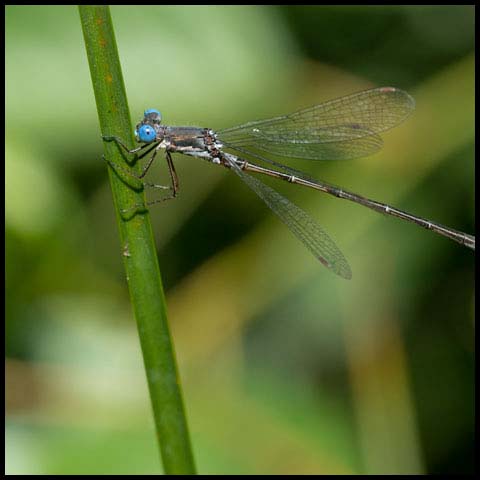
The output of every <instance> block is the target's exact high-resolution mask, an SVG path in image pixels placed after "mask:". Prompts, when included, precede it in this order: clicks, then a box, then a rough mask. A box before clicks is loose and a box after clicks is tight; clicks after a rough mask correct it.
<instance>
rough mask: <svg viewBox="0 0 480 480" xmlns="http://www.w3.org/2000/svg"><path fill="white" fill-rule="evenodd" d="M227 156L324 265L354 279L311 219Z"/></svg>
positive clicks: (331, 244)
mask: <svg viewBox="0 0 480 480" xmlns="http://www.w3.org/2000/svg"><path fill="white" fill-rule="evenodd" d="M224 158H225V159H226V160H227V162H228V164H229V165H230V167H231V169H232V170H233V171H234V172H235V173H236V174H237V175H238V176H239V177H240V178H241V179H242V180H243V181H244V182H245V183H246V184H247V185H248V186H249V187H250V188H251V189H252V190H253V191H254V192H255V193H256V194H257V195H258V196H259V197H260V198H261V199H262V200H263V201H264V202H265V203H266V204H267V205H268V207H270V208H271V209H272V210H273V212H275V213H276V215H277V216H278V217H279V218H280V220H282V222H283V223H285V224H286V225H287V227H288V228H289V229H290V230H291V231H292V232H293V233H294V234H295V235H296V237H297V238H298V239H299V240H301V241H302V243H303V244H304V245H305V246H306V247H307V248H308V249H309V250H310V251H311V252H312V253H313V255H314V256H315V257H316V258H317V259H318V260H320V262H321V263H322V264H323V265H325V266H326V267H327V268H329V269H330V270H332V271H333V272H334V273H336V274H337V275H340V276H341V277H343V278H346V279H350V278H352V271H351V270H350V266H349V265H348V262H347V260H346V259H345V257H344V256H343V253H342V252H341V251H340V249H339V248H338V247H337V245H336V244H335V242H334V241H333V240H332V239H331V238H330V237H329V236H328V234H327V233H326V232H325V231H324V230H323V229H322V228H320V226H319V225H318V224H317V223H316V222H315V221H314V220H313V219H312V218H310V217H309V216H308V215H307V214H306V213H305V212H304V211H303V210H302V209H301V208H299V207H297V206H296V205H294V204H293V203H292V202H290V201H289V200H287V199H286V198H285V197H283V196H282V195H280V194H279V193H277V192H276V191H275V190H273V189H272V188H270V187H268V186H267V185H265V184H264V183H262V182H260V181H259V180H257V179H256V178H254V177H252V176H250V175H248V174H247V173H245V172H244V171H243V170H242V169H241V168H240V167H239V166H238V165H237V163H236V162H235V161H234V160H233V159H231V158H230V156H229V155H228V154H225V156H224Z"/></svg>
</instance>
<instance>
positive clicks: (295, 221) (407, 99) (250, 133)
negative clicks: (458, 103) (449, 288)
mask: <svg viewBox="0 0 480 480" xmlns="http://www.w3.org/2000/svg"><path fill="white" fill-rule="evenodd" d="M414 108H415V101H414V100H413V98H412V97H411V96H410V95H409V94H408V93H406V92H404V91H402V90H399V89H397V88H393V87H382V88H374V89H371V90H366V91H363V92H359V93H354V94H352V95H348V96H345V97H342V98H338V99H335V100H331V101H328V102H324V103H321V104H319V105H315V106H313V107H310V108H306V109H304V110H299V111H297V112H294V113H291V114H288V115H282V116H279V117H274V118H270V119H267V120H259V121H254V122H248V123H245V124H243V125H240V126H237V127H232V128H227V129H225V130H218V131H214V130H211V129H209V128H200V127H171V126H167V125H163V124H162V122H161V121H162V117H161V115H160V112H159V111H158V110H155V109H149V110H146V111H145V112H144V117H143V119H142V121H141V122H140V123H138V124H137V126H136V128H135V137H136V140H137V142H140V143H142V144H143V145H142V146H140V147H138V148H135V149H133V150H130V149H129V148H128V147H127V146H126V145H125V144H124V143H123V142H122V140H120V139H119V138H118V137H112V136H104V137H103V138H104V139H105V140H107V141H108V140H115V141H116V142H117V143H118V144H119V145H120V146H122V147H123V148H124V149H125V150H126V151H127V152H128V153H138V154H139V155H138V158H142V157H144V156H146V155H148V154H149V153H152V155H151V157H150V158H149V160H148V161H147V163H146V165H145V166H144V168H143V171H142V173H141V174H140V175H138V176H137V175H134V174H133V173H131V172H129V171H128V173H129V174H130V175H133V176H135V177H136V178H139V179H142V178H143V177H145V175H146V173H147V172H148V169H149V168H150V166H151V165H152V163H153V161H154V159H155V156H156V155H157V152H158V151H159V150H164V151H165V154H166V160H167V165H168V169H169V172H170V177H171V182H172V185H171V187H165V186H161V185H155V184H147V183H145V185H147V186H153V187H158V188H164V189H165V188H168V189H171V194H170V195H169V196H167V197H165V198H162V199H160V200H155V201H152V202H149V203H148V204H147V205H152V204H154V203H158V202H160V201H164V200H167V199H169V198H174V197H175V196H176V195H177V192H178V178H177V174H176V172H175V167H174V165H173V161H172V157H171V154H172V153H183V154H184V155H190V156H193V157H198V158H202V159H204V160H207V161H209V162H212V163H214V164H218V165H222V166H224V167H226V168H229V169H231V170H232V171H233V172H235V173H236V174H237V175H238V176H239V177H240V178H241V179H242V180H243V181H244V182H245V183H246V184H247V185H248V186H249V187H250V188H251V189H252V190H253V191H254V192H255V193H256V194H257V195H258V196H259V197H260V198H261V199H262V200H263V201H264V202H265V203H266V204H267V205H268V206H269V207H270V208H271V209H272V210H273V212H275V213H276V214H277V215H278V217H279V218H280V219H281V220H282V221H283V222H284V223H285V224H286V225H287V226H288V227H289V228H290V230H291V231H292V232H293V233H294V234H295V235H296V236H297V237H298V238H299V239H300V240H301V241H302V242H303V243H304V244H305V246H306V247H307V248H308V249H309V250H310V251H311V252H312V253H313V255H314V256H315V257H316V258H317V259H318V260H320V262H321V263H322V264H323V265H325V266H326V267H327V268H329V269H330V270H332V271H333V272H335V273H336V274H337V275H340V276H341V277H343V278H346V279H349V278H351V276H352V272H351V269H350V266H349V264H348V262H347V260H346V259H345V257H344V255H343V254H342V252H341V251H340V249H339V248H338V247H337V245H336V244H335V242H334V241H333V240H332V239H331V238H330V236H329V235H328V234H327V233H326V232H325V231H324V230H323V229H322V228H321V227H320V226H319V225H318V224H317V223H316V222H315V221H314V220H313V219H312V218H311V217H310V216H309V215H307V214H306V213H305V212H304V211H303V210H302V209H300V208H299V207H297V206H296V205H294V204H293V203H291V202H290V201H289V200H287V199H286V198H285V197H283V196H282V195H280V194H279V193H278V192H276V191H275V190H273V189H272V188H270V187H269V186H267V185H265V184H264V183H262V182H261V181H260V180H259V179H257V178H255V177H253V176H251V175H249V174H247V173H245V172H247V171H248V172H253V173H261V174H264V175H268V176H271V177H275V178H278V179H281V180H285V181H287V182H290V183H295V184H298V185H303V186H305V187H310V188H313V189H316V190H320V191H322V192H325V193H328V194H330V195H334V196H335V197H338V198H344V199H346V200H350V201H352V202H355V203H359V204H360V205H363V206H365V207H368V208H370V209H372V210H375V211H377V212H380V213H384V214H387V215H392V216H394V217H398V218H401V219H403V220H407V221H409V222H412V223H415V224H417V225H419V226H421V227H423V228H426V229H429V230H432V231H434V232H436V233H438V234H440V235H443V236H444V237H447V238H450V239H452V240H455V241H456V242H458V243H460V244H461V245H465V246H466V247H468V248H471V249H472V250H475V237H474V236H472V235H468V234H466V233H463V232H460V231H457V230H454V229H452V228H449V227H446V226H443V225H440V224H438V223H435V222H432V221H430V220H426V219H424V218H421V217H418V216H416V215H412V214H409V213H406V212H403V211H401V210H399V209H397V208H394V207H391V206H389V205H386V204H384V203H380V202H377V201H374V200H370V199H368V198H365V197H363V196H361V195H357V194H355V193H352V192H348V191H347V190H344V189H342V188H338V187H336V186H334V185H330V184H328V183H325V182H321V181H317V180H313V179H311V178H309V177H308V176H307V175H306V174H304V173H302V172H299V171H297V170H294V169H292V168H290V167H287V166H285V165H282V164H281V163H278V162H276V161H273V160H271V159H269V158H267V157H266V156H265V153H267V154H268V153H269V154H273V155H278V156H283V157H293V158H303V159H311V160H336V159H349V158H356V157H363V156H367V155H371V154H372V153H374V152H376V151H377V150H379V149H380V148H381V146H382V139H381V138H380V136H379V133H381V132H384V131H385V130H388V129H390V128H392V127H394V126H395V125H398V124H399V123H400V122H402V121H403V120H404V119H405V118H406V117H407V116H408V115H410V113H411V112H412V111H413V109H414ZM227 150H230V151H234V152H235V151H236V152H239V153H240V154H243V155H248V156H250V157H253V158H255V159H257V160H260V161H262V162H265V163H268V164H270V165H273V166H274V167H275V168H266V167H264V166H261V165H257V164H256V163H252V162H250V161H248V160H245V159H244V158H240V157H239V156H237V155H236V154H232V153H229V152H228V151H227ZM110 164H111V165H112V166H113V167H114V168H121V167H119V166H118V165H115V164H113V163H112V162H110ZM122 170H123V169H122ZM143 207H144V206H143Z"/></svg>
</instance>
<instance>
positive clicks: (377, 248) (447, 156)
mask: <svg viewBox="0 0 480 480" xmlns="http://www.w3.org/2000/svg"><path fill="white" fill-rule="evenodd" d="M5 12H6V23H5V27H6V64H5V68H6V74H5V76H6V77H5V78H6V145H5V153H6V184H5V187H6V211H5V219H6V256H5V258H6V280H7V287H6V298H7V305H6V318H7V322H6V334H7V339H6V352H7V358H6V403H7V410H6V472H7V473H9V474H18V473H24V474H25V473H27V474H33V473H37V474H60V473H68V474H80V473H81V474H93V473H112V474H120V473H131V474H133V473H137V474H138V473H158V472H161V467H160V464H159V459H158V453H157V450H156V445H155V438H154V431H153V423H152V420H151V409H150V405H149V399H148V394H147V387H146V382H145V380H144V372H143V370H142V368H143V365H142V360H141V353H140V349H139V347H138V341H137V336H136V329H135V323H134V319H133V316H132V313H131V310H130V305H129V303H128V293H127V289H126V282H125V278H124V277H123V271H122V261H121V249H120V245H119V242H118V237H117V232H116V224H115V220H114V214H113V209H112V202H111V195H110V192H109V189H108V182H107V174H106V168H105V165H104V163H103V162H102V161H101V153H102V145H101V139H100V136H99V130H98V122H97V115H96V111H95V103H94V98H93V92H92V88H91V83H90V75H89V72H88V67H87V61H86V56H85V51H84V46H83V43H82V34H81V29H80V24H79V19H78V13H77V9H76V8H74V7H69V6H66V7H62V6H49V7H46V6H7V7H6V10H5ZM112 18H113V23H114V26H115V29H116V35H117V43H118V48H119V54H120V58H121V62H122V66H123V69H124V76H125V84H126V89H127V93H128V96H129V101H130V108H131V112H132V118H134V119H136V118H137V117H139V116H140V115H141V114H142V112H143V110H144V109H145V108H159V109H160V110H161V111H162V112H163V117H164V121H165V122H166V123H170V124H184V125H201V126H209V127H211V128H221V127H226V126H230V125H234V124H236V123H240V122H243V121H247V120H253V119H257V118H262V117H267V116H272V115H275V114H281V113H288V112H289V111H291V110H293V109H295V108H300V107H303V106H308V105H311V104H315V103H318V102H320V101H323V100H327V99H329V98H334V97H336V96H341V95H345V94H348V93H352V92H354V91H358V90H361V89H364V88H369V87H371V86H381V85H392V86H396V87H400V88H403V89H405V90H407V91H409V92H410V93H411V94H412V95H413V96H414V97H415V99H416V105H417V107H416V111H415V113H414V115H413V116H412V117H411V118H410V119H409V120H408V121H407V122H406V123H405V124H403V125H401V126H399V127H398V128H396V129H395V130H393V131H392V132H388V133H387V134H386V135H385V136H384V139H385V148H384V149H383V151H382V152H381V153H379V154H377V155H375V156H373V157H370V158H367V159H361V160H355V161H350V162H325V163H321V162H307V161H298V162H295V164H293V163H291V162H290V163H289V164H290V165H294V166H296V167H297V168H300V169H304V170H307V171H308V172H309V173H310V174H311V175H312V176H314V177H315V176H316V177H319V178H322V179H324V180H326V181H329V182H331V183H335V184H338V185H342V186H345V188H349V189H351V190H353V191H356V192H358V193H361V194H364V195H367V196H369V197H371V198H375V199H378V200H380V201H384V202H387V203H390V204H393V205H395V206H398V207H400V208H402V209H404V210H406V211H410V212H412V213H416V214H418V215H422V216H424V217H427V218H432V219H434V220H436V221H439V222H442V223H444V224H446V225H450V226H452V227H455V228H458V229H459V230H463V231H467V232H469V233H473V232H474V176H473V172H474V81H473V80H474V42H473V38H474V11H473V7H469V6H445V7H442V6H424V7H413V6H411V7H401V6H391V7H390V6H388V7H387V6H384V7H372V6H371V7H359V6H358V7H353V6H349V7H341V6H338V7H333V6H330V7H324V6H323V7H311V6H310V7H308V6H297V7H255V6H253V7H247V6H230V7H221V6H212V7H193V6H184V7H166V6H164V7H162V6H150V7H146V6H138V7H134V6H129V7H127V6H124V7H120V6H118V7H112ZM176 165H177V171H178V174H179V177H180V181H181V195H180V197H179V198H178V200H176V201H175V202H169V203H168V204H164V205H162V206H161V207H157V208H154V209H152V211H151V214H152V218H153V221H154V224H155V232H156V236H157V238H156V241H157V245H158V250H159V257H160V262H161V264H162V265H161V267H162V272H163V276H164V279H163V280H164V283H165V285H166V288H167V300H168V306H169V318H170V319H171V321H172V334H173V337H174V342H175V345H176V349H177V357H178V362H179V368H180V374H181V378H182V382H183V388H184V397H185V404H186V410H187V415H188V419H189V423H190V428H191V433H192V442H193V446H194V453H195V456H196V463H197V466H198V471H199V472H200V473H230V474H232V473H238V474H239V473H246V474H274V473H277V474H278V473H292V474H293V473H295V474H306V473H318V474H321V473H336V474H339V473H389V474H391V473H446V472H456V473H469V472H470V473H471V472H473V424H474V390H473V377H474V368H473V364H474V363H473V360H474V351H473V350H474V347H473V336H474V325H473V321H474V320H473V319H474V292H473V279H474V273H473V272H474V269H473V266H474V256H473V254H472V252H470V251H467V249H464V248H462V247H460V246H458V245H457V244H455V243H453V242H450V241H448V240H445V239H443V238H440V237H438V236H436V235H434V234H433V233H430V232H427V231H424V230H421V229H419V228H417V227H415V226H413V225H409V224H405V223H404V222H401V221H396V220H394V219H390V218H386V217H382V216H381V215H378V214H375V213H372V212H369V211H367V210H365V209H363V208H361V207H359V206H356V205H353V204H348V203H345V202H342V201H340V200H337V199H333V198H325V196H322V195H321V194H320V193H318V192H308V191H303V190H302V189H300V188H298V187H295V186H292V185H283V184H281V185H277V184H275V183H274V182H270V181H268V180H267V183H269V184H271V185H273V186H275V187H276V188H278V190H279V191H281V192H282V193H285V195H287V196H288V197H289V198H291V199H292V200H294V201H295V202H296V203H298V204H299V205H301V206H302V207H303V208H305V209H306V210H307V211H308V212H310V213H311V214H312V216H314V217H315V218H316V219H317V220H318V221H319V222H320V223H321V225H322V226H323V227H324V228H325V229H326V230H327V231H328V232H329V233H330V234H331V236H332V237H333V238H334V239H335V241H336V242H337V243H338V245H339V246H340V248H341V249H342V251H343V252H344V253H345V255H346V256H347V258H348V259H349V262H350V264H351V266H352V270H353V279H352V280H351V281H350V282H346V281H344V280H341V279H339V278H336V277H335V276H334V275H332V274H331V273H329V272H328V271H327V270H326V269H325V268H323V267H321V266H320V265H318V264H317V263H315V261H314V260H313V258H312V257H311V255H310V254H309V253H308V251H306V250H305V249H304V248H303V246H302V245H301V244H299V243H298V242H297V241H296V240H295V239H294V238H293V237H292V235H291V234H290V233H289V232H288V230H286V229H285V227H284V226H283V224H281V223H280V222H278V220H277V219H276V218H274V217H273V215H272V214H271V213H270V212H269V211H268V210H267V209H266V208H265V207H264V205H263V204H262V203H261V202H260V201H259V200H258V199H257V198H255V196H254V195H253V194H252V193H251V192H250V191H249V190H248V189H246V188H245V186H244V185H242V184H241V183H239V182H238V178H236V177H235V178H232V177H234V176H233V175H230V174H229V173H228V172H227V171H223V170H222V169H220V168H216V167H215V166H212V165H209V164H207V163H204V162H199V161H198V160H195V159H193V158H191V159H189V158H183V157H182V158H177V159H176ZM153 178H154V179H156V180H158V181H161V182H166V181H167V179H168V175H167V173H166V168H165V166H164V165H163V162H162V161H161V160H160V161H159V162H158V165H157V167H156V172H155V173H154V174H153Z"/></svg>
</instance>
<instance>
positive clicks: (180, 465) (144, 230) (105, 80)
mask: <svg viewBox="0 0 480 480" xmlns="http://www.w3.org/2000/svg"><path fill="white" fill-rule="evenodd" d="M79 12H80V19H81V23H82V29H83V34H84V39H85V45H86V49H87V56H88V61H89V65H90V73H91V77H92V82H93V89H94V92H95V99H96V103H97V109H98V116H99V120H100V128H101V131H102V134H103V135H114V136H118V137H120V138H122V139H124V140H125V141H126V142H127V144H129V145H132V146H133V138H132V129H131V122H130V115H129V111H128V106H127V99H126V94H125V87H124V83H123V77H122V72H121V68H120V61H119V58H118V53H117V46H116V42H115V37H114V32H113V28H112V22H111V18H110V10H109V8H108V7H106V6H80V7H79ZM103 143H104V149H105V156H106V158H107V159H109V160H110V161H112V162H114V163H116V164H123V165H125V159H124V158H123V156H122V154H121V151H120V149H119V147H118V145H117V144H116V143H115V142H103ZM99 161H101V160H100V159H99ZM125 168H128V167H127V166H126V167H125ZM133 171H135V172H137V173H138V166H137V167H134V170H133ZM109 175H110V183H111V187H112V192H113V199H114V203H115V209H116V212H117V220H118V226H119V232H120V239H121V245H122V249H121V250H122V256H123V261H124V264H125V271H126V277H127V282H128V287H129V291H130V298H131V301H132V305H133V310H134V313H135V317H136V320H137V326H138V332H139V336H140V342H141V346H142V352H143V359H144V363H145V370H146V373H147V380H148V386H149V390H150V397H151V401H152V406H153V413H154V418H155V425H156V429H157V434H158V441H159V445H160V451H161V456H162V460H163V466H164V471H165V473H166V474H193V473H195V467H194V461H193V455H192V451H191V446H190V439H189V434H188V427H187V422H186V418H185V412H184V408H183V401H182V394H181V389H180V382H179V379H178V374H177V367H176V362H175V354H174V349H173V345H172V342H171V338H170V333H169V328H168V322H167V315H166V305H165V296H164V292H163V286H162V281H161V277H160V270H159V267H158V261H157V255H156V250H155V244H154V240H153V235H152V228H151V224H150V218H149V215H148V213H137V214H135V215H133V216H131V218H129V219H125V218H124V217H122V214H121V210H122V209H125V210H128V209H131V208H132V207H133V206H134V205H136V204H144V203H145V198H144V194H143V190H142V189H141V188H140V189H138V190H134V189H132V188H131V187H129V186H128V185H127V184H126V183H125V182H124V181H122V179H121V178H120V177H119V176H118V175H117V174H116V173H115V172H113V171H112V169H109Z"/></svg>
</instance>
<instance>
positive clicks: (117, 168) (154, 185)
mask: <svg viewBox="0 0 480 480" xmlns="http://www.w3.org/2000/svg"><path fill="white" fill-rule="evenodd" d="M102 158H103V160H104V161H105V162H107V163H108V164H109V165H110V167H112V169H113V171H114V172H116V173H117V172H119V171H120V172H122V173H124V174H125V175H129V176H130V177H133V178H135V179H137V180H142V178H143V177H144V174H141V175H137V174H135V173H134V172H131V171H130V170H126V169H125V168H123V167H121V166H120V165H118V164H117V163H115V162H112V161H111V160H107V158H106V157H105V155H102ZM141 183H142V186H143V187H151V188H159V189H162V190H170V189H171V188H172V187H171V186H170V185H158V184H157V183H150V182H144V181H142V182H141Z"/></svg>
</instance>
